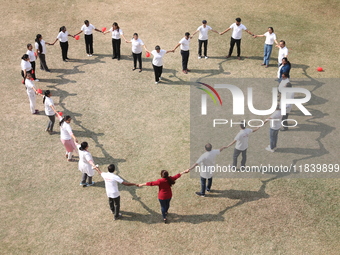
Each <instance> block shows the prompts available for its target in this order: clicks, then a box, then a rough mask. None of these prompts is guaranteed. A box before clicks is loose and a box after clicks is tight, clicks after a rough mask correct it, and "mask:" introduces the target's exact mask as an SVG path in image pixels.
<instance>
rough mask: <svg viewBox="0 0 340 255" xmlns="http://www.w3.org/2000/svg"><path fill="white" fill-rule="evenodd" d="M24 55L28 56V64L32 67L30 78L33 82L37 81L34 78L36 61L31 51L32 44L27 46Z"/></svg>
mask: <svg viewBox="0 0 340 255" xmlns="http://www.w3.org/2000/svg"><path fill="white" fill-rule="evenodd" d="M26 54H27V55H28V57H29V58H30V63H31V66H32V72H31V74H32V78H33V80H35V81H39V80H38V79H37V78H36V76H35V60H36V59H37V58H36V56H35V52H34V51H33V46H32V44H30V43H29V44H27V52H26Z"/></svg>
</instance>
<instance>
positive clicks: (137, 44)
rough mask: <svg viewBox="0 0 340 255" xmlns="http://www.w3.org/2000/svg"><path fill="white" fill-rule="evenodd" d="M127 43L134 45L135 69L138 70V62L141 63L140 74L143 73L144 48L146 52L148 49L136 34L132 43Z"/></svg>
mask: <svg viewBox="0 0 340 255" xmlns="http://www.w3.org/2000/svg"><path fill="white" fill-rule="evenodd" d="M126 42H127V43H131V44H132V57H133V69H132V71H134V70H136V68H137V60H138V63H139V72H142V46H143V47H144V49H145V50H146V47H145V45H144V43H143V41H142V40H141V39H139V38H138V34H137V33H134V34H133V38H132V39H131V41H126Z"/></svg>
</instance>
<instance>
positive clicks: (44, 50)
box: [34, 39, 46, 54]
mask: <svg viewBox="0 0 340 255" xmlns="http://www.w3.org/2000/svg"><path fill="white" fill-rule="evenodd" d="M40 44H41V46H42V52H39V53H40V54H46V43H45V41H44V40H43V39H41V40H40ZM34 47H35V48H36V49H37V50H38V51H39V44H38V43H37V42H36V43H34Z"/></svg>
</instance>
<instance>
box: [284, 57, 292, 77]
mask: <svg viewBox="0 0 340 255" xmlns="http://www.w3.org/2000/svg"><path fill="white" fill-rule="evenodd" d="M282 60H285V61H286V62H287V64H288V65H290V62H289V61H288V58H286V57H284V58H282ZM287 77H289V74H288V76H287Z"/></svg>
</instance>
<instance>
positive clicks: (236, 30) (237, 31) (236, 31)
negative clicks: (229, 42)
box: [229, 23, 247, 39]
mask: <svg viewBox="0 0 340 255" xmlns="http://www.w3.org/2000/svg"><path fill="white" fill-rule="evenodd" d="M229 28H232V29H233V33H232V34H231V37H232V38H234V39H241V38H242V30H247V28H246V27H245V25H243V24H240V25H239V26H238V25H236V23H233V24H231V26H230V27H229Z"/></svg>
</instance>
